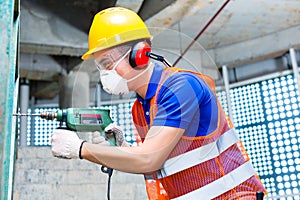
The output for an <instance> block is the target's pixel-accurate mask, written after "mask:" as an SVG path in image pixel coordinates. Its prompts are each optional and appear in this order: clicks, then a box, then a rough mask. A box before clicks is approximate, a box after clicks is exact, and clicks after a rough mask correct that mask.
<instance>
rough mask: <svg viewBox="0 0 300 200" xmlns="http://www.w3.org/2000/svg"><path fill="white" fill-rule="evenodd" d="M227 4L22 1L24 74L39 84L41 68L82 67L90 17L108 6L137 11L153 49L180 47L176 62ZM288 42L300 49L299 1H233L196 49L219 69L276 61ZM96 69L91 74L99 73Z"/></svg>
mask: <svg viewBox="0 0 300 200" xmlns="http://www.w3.org/2000/svg"><path fill="white" fill-rule="evenodd" d="M225 2H227V3H228V1H225V0H116V1H109V0H102V1H99V0H85V1H80V0H63V1H59V0H48V1H44V0H22V1H21V34H20V52H21V62H20V69H21V76H23V77H26V78H28V79H31V80H34V81H43V79H44V78H45V77H47V80H46V81H49V80H51V77H52V76H51V77H49V76H45V74H44V73H43V72H46V73H48V72H51V73H53V77H54V78H53V79H52V80H54V81H55V80H57V73H67V72H68V71H70V70H73V69H74V68H76V67H77V68H78V66H82V62H81V60H80V56H81V55H82V54H83V53H84V52H85V51H86V50H87V37H88V30H89V26H90V24H91V22H92V19H93V16H94V15H95V14H96V13H97V12H98V11H99V10H102V9H104V8H107V7H111V6H122V7H126V8H130V9H132V10H134V11H135V12H137V13H138V14H139V15H140V16H141V17H142V18H143V19H144V20H145V21H146V24H147V25H148V26H149V28H150V31H151V33H152V34H153V35H154V36H155V37H154V38H155V39H154V47H155V48H156V49H160V50H161V49H165V50H166V49H167V50H169V51H170V50H174V52H175V51H176V53H174V55H173V57H172V56H171V62H174V61H175V60H176V59H177V58H178V57H179V56H180V53H182V52H183V51H184V50H185V49H186V48H187V46H188V45H189V44H190V43H191V42H192V41H193V39H194V38H195V37H196V36H197V35H198V34H199V32H200V31H201V30H203V28H204V27H205V26H206V25H208V22H209V21H210V20H211V19H212V17H213V16H214V14H215V13H216V12H217V11H218V10H219V9H220V8H221V7H222V5H224V3H225ZM291 47H293V48H296V49H299V48H300V1H299V0H251V1H249V0H231V1H229V3H228V4H227V5H226V6H225V7H224V9H223V10H222V11H221V12H220V14H219V15H218V16H217V17H216V18H215V20H214V21H212V23H210V24H209V25H208V26H207V29H206V30H205V31H204V32H203V34H202V35H201V36H200V37H199V39H198V40H197V43H196V44H195V45H194V46H193V48H191V51H192V49H195V48H196V49H197V48H198V49H201V50H202V51H203V50H205V51H206V52H207V54H209V55H210V56H211V57H212V59H213V61H214V64H215V66H216V69H214V70H218V68H219V67H221V66H222V65H227V66H229V67H237V66H241V65H244V64H247V63H253V62H257V61H260V60H265V59H268V58H274V57H277V56H280V55H282V54H284V53H286V52H287V51H288V49H289V48H291ZM45 60H46V61H47V62H46V64H45ZM87 64H89V63H87ZM202 64H203V63H202ZM48 65H49V66H48ZM50 65H51V66H50ZM203 65H205V64H203ZM208 67H210V65H209V64H208ZM93 70H94V69H93ZM93 70H92V69H88V70H87V71H89V72H90V73H94V71H93ZM56 72H57V73H56ZM51 73H50V74H51ZM32 74H35V75H32ZM33 77H34V78H33ZM44 81H45V80H44Z"/></svg>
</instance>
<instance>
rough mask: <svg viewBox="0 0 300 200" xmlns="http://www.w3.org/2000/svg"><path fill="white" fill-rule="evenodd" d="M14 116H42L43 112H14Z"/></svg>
mask: <svg viewBox="0 0 300 200" xmlns="http://www.w3.org/2000/svg"><path fill="white" fill-rule="evenodd" d="M13 116H19V117H27V116H41V114H38V113H33V114H31V113H14V114H13Z"/></svg>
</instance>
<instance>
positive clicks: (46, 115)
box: [40, 111, 57, 120]
mask: <svg viewBox="0 0 300 200" xmlns="http://www.w3.org/2000/svg"><path fill="white" fill-rule="evenodd" d="M40 117H41V118H42V119H46V120H54V119H57V112H53V111H46V112H42V113H41V114H40Z"/></svg>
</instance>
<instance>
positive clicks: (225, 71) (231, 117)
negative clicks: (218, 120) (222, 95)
mask: <svg viewBox="0 0 300 200" xmlns="http://www.w3.org/2000/svg"><path fill="white" fill-rule="evenodd" d="M222 72H223V80H224V85H225V92H226V100H227V107H228V115H229V117H230V119H231V120H233V114H232V106H231V99H230V87H229V78H228V70H227V66H226V65H223V66H222ZM232 122H233V121H232Z"/></svg>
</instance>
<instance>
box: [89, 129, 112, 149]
mask: <svg viewBox="0 0 300 200" xmlns="http://www.w3.org/2000/svg"><path fill="white" fill-rule="evenodd" d="M92 143H93V144H101V145H104V146H109V145H110V143H109V142H108V141H107V140H106V139H105V137H103V136H102V135H101V134H100V132H98V131H95V132H93V133H92Z"/></svg>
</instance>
